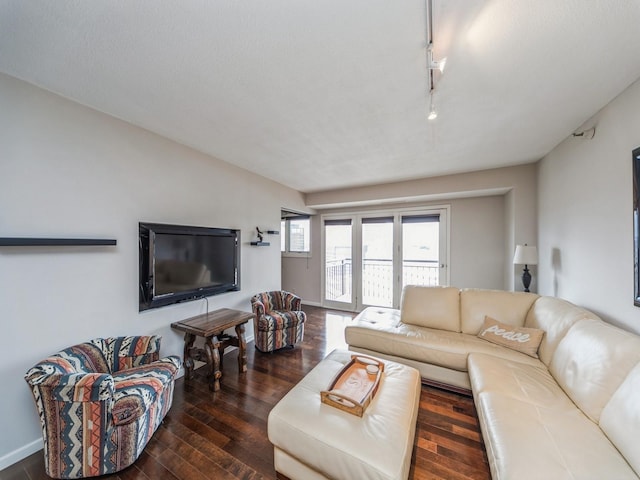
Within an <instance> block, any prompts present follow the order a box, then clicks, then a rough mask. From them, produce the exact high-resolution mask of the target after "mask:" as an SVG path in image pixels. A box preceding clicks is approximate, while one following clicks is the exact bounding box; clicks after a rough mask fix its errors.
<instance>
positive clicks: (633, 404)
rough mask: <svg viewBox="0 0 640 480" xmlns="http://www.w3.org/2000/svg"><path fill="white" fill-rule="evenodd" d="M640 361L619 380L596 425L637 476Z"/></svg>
mask: <svg viewBox="0 0 640 480" xmlns="http://www.w3.org/2000/svg"><path fill="white" fill-rule="evenodd" d="M638 405H640V364H638V365H636V366H635V367H634V368H633V370H631V373H629V375H627V378H626V379H625V380H624V381H623V382H622V385H620V388H618V389H617V390H616V391H615V393H614V394H613V396H612V397H611V400H609V402H608V403H607V405H606V406H605V407H604V409H603V410H602V415H600V428H602V430H603V431H604V433H606V435H607V437H609V440H611V442H612V443H613V444H614V445H615V446H616V448H617V449H618V450H620V452H621V453H622V455H624V457H625V458H626V460H627V462H629V465H631V467H632V468H633V469H634V470H635V472H636V474H637V475H638V476H640V448H638V437H640V414H638Z"/></svg>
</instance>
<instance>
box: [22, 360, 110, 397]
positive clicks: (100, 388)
mask: <svg viewBox="0 0 640 480" xmlns="http://www.w3.org/2000/svg"><path fill="white" fill-rule="evenodd" d="M25 380H26V381H27V383H28V384H29V386H31V388H32V389H34V390H37V389H49V390H50V391H51V393H52V395H53V398H54V399H56V400H58V401H62V402H102V401H105V400H109V399H111V398H113V394H114V382H113V377H112V376H111V375H109V374H107V373H58V372H56V373H52V372H47V371H46V367H45V368H43V367H40V366H36V367H34V368H32V369H31V370H29V371H28V372H27V375H26V376H25Z"/></svg>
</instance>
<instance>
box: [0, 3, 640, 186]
mask: <svg viewBox="0 0 640 480" xmlns="http://www.w3.org/2000/svg"><path fill="white" fill-rule="evenodd" d="M433 2H434V32H433V37H434V45H435V54H436V55H435V56H436V58H440V57H442V56H446V57H447V58H448V60H447V69H446V71H445V74H444V76H442V77H437V78H436V96H435V101H436V105H437V107H438V111H439V117H438V118H437V119H436V120H435V121H428V120H427V118H426V117H427V110H428V98H427V94H426V91H427V69H426V60H425V58H426V56H425V39H426V27H425V3H424V0H182V1H175V0H92V1H77V0H73V1H72V0H55V1H54V0H29V1H24V0H0V71H1V72H4V73H7V74H9V75H12V76H15V77H17V78H20V79H23V80H26V81H28V82H30V83H33V84H35V85H38V86H40V87H43V88H45V89H47V90H50V91H52V92H55V93H58V94H60V95H62V96H64V97H67V98H70V99H73V100H75V101H77V102H79V103H82V104H84V105H88V106H90V107H93V108H95V109H97V110H100V111H102V112H106V113H108V114H110V115H113V116H115V117H118V118H121V119H123V120H126V121H128V122H131V123H132V124H135V125H139V126H141V127H143V128H146V129H148V130H151V131H153V132H157V133H159V134H160V135H163V136H165V137H168V138H171V139H173V140H176V141H178V142H180V143H183V144H185V145H189V146H191V147H193V148H195V149H197V150H200V151H202V152H205V153H208V154H210V155H212V156H214V157H217V158H219V159H222V160H225V161H227V162H229V163H232V164H235V165H238V166H240V167H242V168H245V169H247V170H251V171H253V172H256V173H258V174H260V175H263V176H265V177H269V178H272V179H274V180H277V181H279V182H280V183H283V184H285V185H288V186H290V187H292V188H295V189H297V190H300V191H303V192H314V191H321V190H329V189H334V188H341V187H349V186H355V185H366V184H377V183H386V182H390V181H397V180H404V179H409V178H419V177H428V176H434V175H442V174H449V173H456V172H463V171H471V170H481V169H486V168H493V167H500V166H507V165H515V164H521V163H529V162H533V161H536V160H538V159H540V158H541V157H543V156H544V155H545V154H546V153H548V152H549V151H550V150H551V149H552V148H553V147H554V146H556V145H557V144H558V143H559V142H560V141H562V140H563V139H564V138H566V137H567V136H568V135H570V134H571V133H572V132H573V131H575V130H576V129H577V128H579V127H581V125H582V124H583V123H584V122H585V121H586V120H587V119H588V118H589V117H591V116H592V115H593V114H594V113H595V112H596V111H598V110H599V109H600V108H602V107H603V106H604V105H606V104H607V103H608V102H609V101H611V100H612V99H613V98H614V97H615V96H616V95H617V94H619V93H620V92H621V91H622V90H624V89H625V88H626V87H627V86H628V85H630V84H631V83H632V82H633V81H635V80H636V79H638V78H639V77H640V41H639V39H638V25H640V2H638V1H637V0H609V1H607V0H536V1H533V0H519V1H515V0H484V1H483V0H433ZM596 135H597V133H596Z"/></svg>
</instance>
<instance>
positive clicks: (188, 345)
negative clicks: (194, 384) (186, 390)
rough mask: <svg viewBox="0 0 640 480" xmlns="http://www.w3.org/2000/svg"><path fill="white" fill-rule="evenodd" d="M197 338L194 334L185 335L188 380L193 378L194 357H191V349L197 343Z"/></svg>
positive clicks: (185, 364)
mask: <svg viewBox="0 0 640 480" xmlns="http://www.w3.org/2000/svg"><path fill="white" fill-rule="evenodd" d="M195 339H196V336H195V335H194V334H193V333H185V334H184V352H183V353H184V355H183V358H184V376H185V378H186V379H187V380H190V379H191V377H192V376H193V367H194V363H193V357H192V356H191V347H193V342H194V341H195Z"/></svg>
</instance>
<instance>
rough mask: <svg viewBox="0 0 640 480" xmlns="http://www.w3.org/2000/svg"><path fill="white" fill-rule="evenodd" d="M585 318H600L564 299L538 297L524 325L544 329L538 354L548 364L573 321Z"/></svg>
mask: <svg viewBox="0 0 640 480" xmlns="http://www.w3.org/2000/svg"><path fill="white" fill-rule="evenodd" d="M585 319H592V320H600V318H599V317H598V316H597V315H596V314H594V313H591V312H590V311H588V310H585V309H584V308H580V307H577V306H576V305H574V304H573V303H570V302H567V301H566V300H561V299H559V298H556V297H540V298H538V299H537V300H536V301H535V302H534V304H533V305H532V306H531V309H530V310H529V313H528V314H527V318H526V320H525V324H524V326H525V327H527V328H539V329H541V330H544V332H545V334H544V337H543V338H542V343H540V348H539V349H538V356H539V357H540V360H542V362H543V363H544V364H545V365H547V366H549V364H550V363H551V358H552V357H553V354H554V352H555V351H556V348H558V343H560V340H562V338H563V337H564V336H565V335H566V333H567V332H568V331H569V329H570V328H571V326H572V325H573V324H574V323H576V322H578V321H579V320H585Z"/></svg>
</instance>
